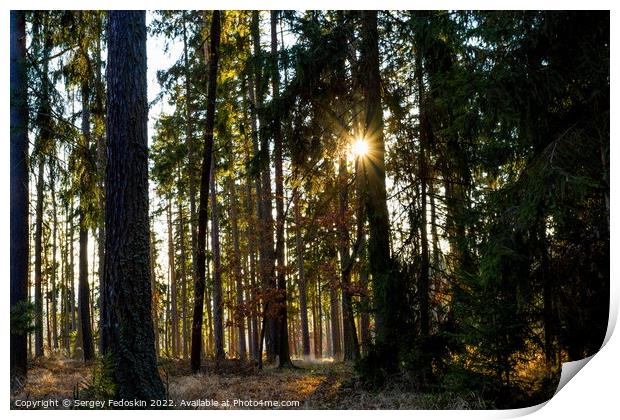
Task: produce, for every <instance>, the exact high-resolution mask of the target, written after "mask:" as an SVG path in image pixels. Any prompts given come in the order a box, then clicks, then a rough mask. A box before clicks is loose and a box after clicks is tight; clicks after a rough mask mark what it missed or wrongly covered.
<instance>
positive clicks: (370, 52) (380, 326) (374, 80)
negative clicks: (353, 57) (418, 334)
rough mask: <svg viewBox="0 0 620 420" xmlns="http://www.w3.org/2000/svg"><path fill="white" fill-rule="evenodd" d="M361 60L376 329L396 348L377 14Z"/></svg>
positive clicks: (366, 17)
mask: <svg viewBox="0 0 620 420" xmlns="http://www.w3.org/2000/svg"><path fill="white" fill-rule="evenodd" d="M361 38H362V42H361V60H362V63H363V66H364V67H365V69H364V70H365V71H364V73H363V74H364V77H363V79H364V80H363V86H364V93H365V99H366V124H365V137H366V140H367V141H368V148H369V155H371V156H372V161H369V162H366V161H365V162H364V169H365V173H366V177H367V183H368V194H367V199H366V211H367V216H368V225H369V238H368V254H369V255H368V258H369V262H370V274H371V275H372V279H373V282H374V285H373V292H374V303H375V310H376V314H375V329H376V340H377V342H379V343H383V344H389V345H394V344H395V342H396V340H395V335H396V333H397V331H395V329H396V328H397V326H396V325H395V319H394V317H395V313H396V311H392V310H390V309H391V306H392V305H393V303H392V299H393V296H392V295H393V287H394V284H393V279H392V278H391V273H390V272H391V259H390V223H389V214H388V209H387V194H386V187H385V144H384V140H383V116H382V110H381V83H380V74H379V44H378V41H379V39H378V38H379V35H378V32H377V12H376V11H364V12H362V27H361Z"/></svg>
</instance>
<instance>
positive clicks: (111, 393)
mask: <svg viewBox="0 0 620 420" xmlns="http://www.w3.org/2000/svg"><path fill="white" fill-rule="evenodd" d="M114 369H115V366H114V360H113V358H112V355H111V354H110V353H108V354H106V355H105V356H102V357H100V358H98V359H97V360H96V361H95V363H94V364H93V367H92V375H91V379H90V381H89V382H87V383H84V384H82V386H83V387H82V388H80V385H76V387H75V389H74V392H73V393H74V398H75V399H82V400H108V399H112V398H115V397H116V384H115V382H114V376H113V375H114Z"/></svg>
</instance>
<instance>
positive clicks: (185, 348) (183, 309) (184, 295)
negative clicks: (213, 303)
mask: <svg viewBox="0 0 620 420" xmlns="http://www.w3.org/2000/svg"><path fill="white" fill-rule="evenodd" d="M179 176H180V175H179ZM177 205H178V209H179V247H180V250H181V261H180V264H181V331H182V337H181V339H182V340H183V346H182V350H183V359H187V355H188V346H187V344H188V342H189V340H188V337H187V270H186V261H187V260H186V253H185V217H184V215H183V200H182V199H181V195H180V194H179V196H178V201H177ZM190 229H191V226H190Z"/></svg>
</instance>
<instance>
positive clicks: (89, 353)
mask: <svg viewBox="0 0 620 420" xmlns="http://www.w3.org/2000/svg"><path fill="white" fill-rule="evenodd" d="M79 262H80V264H79V277H78V312H79V315H80V316H79V318H78V331H79V332H78V335H79V336H80V337H81V338H82V352H83V356H84V360H85V361H90V360H92V359H93V358H94V357H95V350H94V344H93V335H92V330H91V328H90V287H89V284H88V229H87V228H86V216H85V215H84V212H83V210H80V261H79Z"/></svg>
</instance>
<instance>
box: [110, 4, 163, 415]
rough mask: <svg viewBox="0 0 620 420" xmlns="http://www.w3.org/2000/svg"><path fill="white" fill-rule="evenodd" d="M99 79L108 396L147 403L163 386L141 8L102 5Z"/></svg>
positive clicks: (144, 18)
mask: <svg viewBox="0 0 620 420" xmlns="http://www.w3.org/2000/svg"><path fill="white" fill-rule="evenodd" d="M107 83H108V102H107V103H108V115H107V121H106V123H107V124H106V126H107V130H106V131H107V144H108V160H107V174H106V182H105V185H106V194H105V197H106V206H105V207H106V210H107V211H106V215H105V217H106V247H105V278H104V282H105V285H106V293H107V296H106V299H107V302H108V304H109V308H110V310H109V311H108V314H107V319H106V323H105V324H106V330H107V332H108V334H109V339H108V343H109V344H110V353H111V355H112V360H113V363H114V372H113V380H114V382H115V384H116V386H117V387H116V398H122V399H125V400H130V399H137V400H140V401H145V402H147V403H150V400H151V399H157V400H161V399H163V398H164V397H165V389H164V386H163V383H162V381H161V378H160V377H159V374H158V370H157V358H156V355H155V337H154V333H153V319H152V317H151V302H152V297H151V284H150V273H149V271H150V270H149V269H150V263H151V261H150V258H149V237H150V235H149V190H148V153H147V150H148V149H147V148H148V140H147V120H148V103H147V90H146V87H147V83H146V14H145V12H144V11H112V12H110V14H109V27H108V69H107Z"/></svg>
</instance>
